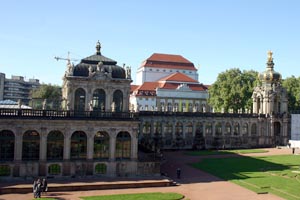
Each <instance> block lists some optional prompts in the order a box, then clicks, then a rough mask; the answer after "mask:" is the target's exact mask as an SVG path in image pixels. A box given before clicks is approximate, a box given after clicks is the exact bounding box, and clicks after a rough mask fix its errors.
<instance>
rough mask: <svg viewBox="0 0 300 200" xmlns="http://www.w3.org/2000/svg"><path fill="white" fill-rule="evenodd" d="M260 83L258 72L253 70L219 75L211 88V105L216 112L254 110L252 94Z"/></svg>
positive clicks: (230, 71)
mask: <svg viewBox="0 0 300 200" xmlns="http://www.w3.org/2000/svg"><path fill="white" fill-rule="evenodd" d="M257 83H258V72H255V71H253V70H251V71H243V72H241V70H240V69H238V68H233V69H229V70H226V71H225V72H222V73H220V74H219V75H218V77H217V80H216V82H215V83H213V84H212V86H211V87H210V88H209V100H208V102H209V104H210V105H211V106H212V107H213V108H214V110H215V111H216V112H220V111H222V109H224V112H228V111H229V110H230V109H232V110H233V112H234V113H237V112H238V110H239V109H242V111H245V110H246V109H250V110H251V108H252V99H251V96H252V92H253V89H254V87H255V86H256V84H257Z"/></svg>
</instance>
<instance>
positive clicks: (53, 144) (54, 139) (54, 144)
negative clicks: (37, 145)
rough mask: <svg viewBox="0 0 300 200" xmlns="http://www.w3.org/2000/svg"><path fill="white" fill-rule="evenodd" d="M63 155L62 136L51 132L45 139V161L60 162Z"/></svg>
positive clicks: (59, 133)
mask: <svg viewBox="0 0 300 200" xmlns="http://www.w3.org/2000/svg"><path fill="white" fill-rule="evenodd" d="M63 154H64V135H63V134H62V132H60V131H51V132H50V133H49V134H48V137H47V160H62V159H63Z"/></svg>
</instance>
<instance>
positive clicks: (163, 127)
mask: <svg viewBox="0 0 300 200" xmlns="http://www.w3.org/2000/svg"><path fill="white" fill-rule="evenodd" d="M165 125H166V123H165V122H164V121H162V122H161V136H162V138H164V137H165Z"/></svg>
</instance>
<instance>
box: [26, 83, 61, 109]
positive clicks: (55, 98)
mask: <svg viewBox="0 0 300 200" xmlns="http://www.w3.org/2000/svg"><path fill="white" fill-rule="evenodd" d="M30 96H31V98H32V101H31V106H32V107H33V108H35V109H41V108H42V107H43V102H44V100H45V99H46V101H47V105H46V106H47V109H58V108H59V107H60V104H61V97H62V92H61V87H60V86H58V85H51V84H41V85H40V87H38V88H35V89H33V90H32V91H31V94H30Z"/></svg>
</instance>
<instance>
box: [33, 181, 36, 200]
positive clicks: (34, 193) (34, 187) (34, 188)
mask: <svg viewBox="0 0 300 200" xmlns="http://www.w3.org/2000/svg"><path fill="white" fill-rule="evenodd" d="M36 186H37V180H35V179H34V181H33V184H32V192H33V198H36Z"/></svg>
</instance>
